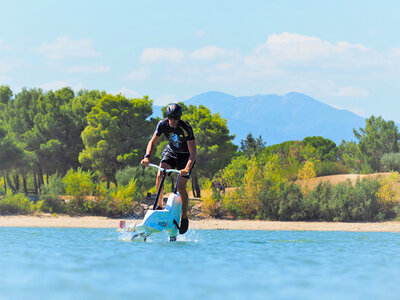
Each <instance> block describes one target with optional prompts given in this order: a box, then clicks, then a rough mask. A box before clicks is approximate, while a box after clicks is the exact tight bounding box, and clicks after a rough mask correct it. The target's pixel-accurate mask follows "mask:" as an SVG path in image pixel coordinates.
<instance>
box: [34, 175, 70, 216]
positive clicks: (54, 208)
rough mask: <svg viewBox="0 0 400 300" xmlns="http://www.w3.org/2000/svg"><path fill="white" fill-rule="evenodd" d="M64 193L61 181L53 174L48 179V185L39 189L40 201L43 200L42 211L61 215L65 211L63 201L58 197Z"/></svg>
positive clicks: (60, 178) (59, 177)
mask: <svg viewBox="0 0 400 300" xmlns="http://www.w3.org/2000/svg"><path fill="white" fill-rule="evenodd" d="M64 193H65V187H64V183H63V179H62V177H61V176H60V175H58V174H54V175H51V176H50V177H49V183H48V184H45V185H43V186H42V187H41V193H40V194H41V195H40V199H42V200H43V207H42V210H43V211H45V212H50V213H63V212H65V210H66V207H65V202H64V200H62V199H60V195H62V194H64Z"/></svg>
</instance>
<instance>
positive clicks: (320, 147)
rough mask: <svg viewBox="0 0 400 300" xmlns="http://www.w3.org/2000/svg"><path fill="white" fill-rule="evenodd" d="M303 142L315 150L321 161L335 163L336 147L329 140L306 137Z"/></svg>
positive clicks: (320, 137) (318, 137)
mask: <svg viewBox="0 0 400 300" xmlns="http://www.w3.org/2000/svg"><path fill="white" fill-rule="evenodd" d="M303 142H304V144H306V145H311V146H313V147H314V148H315V150H316V151H317V153H318V155H319V157H320V159H321V161H336V159H337V147H336V144H335V143H334V142H333V141H331V140H330V139H326V138H324V137H322V136H310V137H306V138H305V139H304V140H303Z"/></svg>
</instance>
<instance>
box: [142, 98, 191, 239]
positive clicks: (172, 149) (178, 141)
mask: <svg viewBox="0 0 400 300" xmlns="http://www.w3.org/2000/svg"><path fill="white" fill-rule="evenodd" d="M181 117H182V107H181V106H180V105H179V104H177V103H173V104H170V105H168V107H167V109H166V118H165V119H163V120H161V121H160V122H159V123H158V124H157V128H156V131H155V132H154V134H153V136H152V138H151V139H150V141H149V143H148V145H147V148H146V154H145V155H144V158H143V160H142V161H141V164H142V165H143V166H145V167H148V166H149V163H150V154H151V152H152V150H153V148H154V147H155V146H156V144H157V142H158V140H159V138H160V136H161V135H162V134H164V135H165V136H166V137H167V139H168V141H169V142H168V145H167V147H166V148H165V149H164V151H163V153H162V155H161V162H160V167H161V168H163V169H177V170H180V176H179V182H178V192H179V195H180V196H181V199H182V215H181V225H180V228H179V233H180V234H184V233H185V232H186V231H187V230H188V228H189V220H188V216H187V210H188V202H189V196H188V193H187V191H186V184H187V182H188V180H189V178H190V177H189V175H190V172H191V171H192V169H193V166H194V164H195V160H196V141H195V138H194V134H193V129H192V127H191V126H190V125H189V123H188V122H186V121H183V120H181ZM161 177H162V174H161V172H160V171H159V172H158V174H157V180H156V185H157V189H158V187H159V185H160V182H161ZM157 203H158V205H157V208H156V209H163V192H161V194H160V198H159V199H158V202H157Z"/></svg>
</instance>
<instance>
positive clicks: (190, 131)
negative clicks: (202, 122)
mask: <svg viewBox="0 0 400 300" xmlns="http://www.w3.org/2000/svg"><path fill="white" fill-rule="evenodd" d="M186 124H187V125H188V128H187V129H188V130H187V133H188V139H187V140H188V141H192V140H194V133H193V128H192V126H190V124H189V123H186Z"/></svg>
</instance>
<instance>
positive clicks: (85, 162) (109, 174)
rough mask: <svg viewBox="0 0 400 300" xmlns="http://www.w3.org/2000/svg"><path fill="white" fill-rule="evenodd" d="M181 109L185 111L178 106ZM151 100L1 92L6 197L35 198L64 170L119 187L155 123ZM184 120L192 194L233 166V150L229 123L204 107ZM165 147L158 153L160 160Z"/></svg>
mask: <svg viewBox="0 0 400 300" xmlns="http://www.w3.org/2000/svg"><path fill="white" fill-rule="evenodd" d="M182 105H183V104H182ZM152 113H153V107H152V100H151V99H149V98H148V97H143V98H135V99H130V98H126V97H124V96H123V95H120V94H119V95H111V94H107V93H106V92H104V91H98V90H92V91H88V90H81V91H79V92H78V93H77V94H75V93H74V91H73V90H72V89H70V88H63V89H60V90H57V91H48V92H44V91H43V90H41V89H23V90H22V91H21V92H20V93H18V94H16V95H15V97H14V96H13V93H12V91H11V90H10V88H9V87H8V86H1V87H0V172H1V175H2V176H3V178H4V180H3V182H2V185H3V189H4V192H6V191H7V189H10V190H11V191H12V192H13V193H17V192H24V193H29V192H31V193H34V194H40V193H41V191H42V189H43V186H44V185H46V184H49V180H48V179H49V178H50V177H51V175H54V174H58V175H59V176H62V177H63V176H65V175H66V174H67V172H68V171H69V170H77V169H78V168H79V167H81V168H83V170H86V171H91V172H93V180H94V181H95V182H106V185H107V189H109V188H110V184H111V183H113V184H114V185H115V186H117V185H118V182H117V179H116V174H117V172H118V171H121V170H124V169H125V168H127V167H132V166H137V165H138V164H139V162H140V160H141V159H142V158H143V154H144V152H145V148H146V145H147V142H148V140H149V139H150V137H151V135H152V133H153V132H154V129H155V126H156V124H157V122H158V121H159V119H157V118H152V117H151V115H152ZM183 113H184V116H183V118H184V119H185V120H187V121H189V122H190V124H191V125H192V127H193V129H194V133H195V136H196V140H197V143H198V145H199V147H198V149H197V150H198V156H197V164H198V167H197V168H196V172H195V173H194V174H193V175H194V176H193V183H194V184H193V187H194V193H195V194H196V195H197V196H200V186H199V178H202V177H206V178H212V177H213V176H214V174H215V173H216V172H217V171H218V170H220V169H222V168H224V167H225V166H226V165H227V164H229V162H230V161H231V158H232V156H233V155H234V154H235V152H236V149H237V147H236V146H235V145H234V144H233V143H232V139H233V138H234V136H232V135H229V130H228V128H227V125H226V120H224V119H222V118H221V116H220V115H219V114H212V113H211V112H210V110H209V109H207V108H206V107H204V106H198V107H197V106H192V105H191V106H189V107H187V106H185V105H183ZM165 143H167V141H166V140H164V141H163V142H162V143H161V145H159V147H158V148H157V153H156V154H155V157H154V158H153V160H154V162H157V160H158V159H159V158H160V154H161V150H162V149H163V147H164V146H165Z"/></svg>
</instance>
